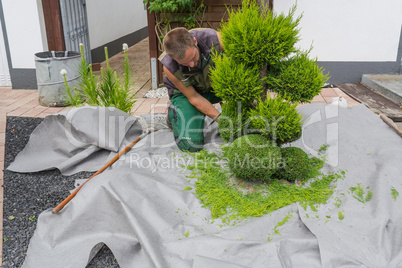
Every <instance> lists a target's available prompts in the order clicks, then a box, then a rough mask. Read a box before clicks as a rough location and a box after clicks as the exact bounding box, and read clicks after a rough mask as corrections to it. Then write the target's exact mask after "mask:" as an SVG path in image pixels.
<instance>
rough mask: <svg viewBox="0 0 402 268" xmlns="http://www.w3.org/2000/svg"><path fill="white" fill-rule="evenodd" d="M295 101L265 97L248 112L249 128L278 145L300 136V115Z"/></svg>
mask: <svg viewBox="0 0 402 268" xmlns="http://www.w3.org/2000/svg"><path fill="white" fill-rule="evenodd" d="M296 106H297V103H290V102H289V101H287V100H284V99H283V98H282V97H276V98H267V99H266V100H265V101H263V102H259V103H258V106H257V107H256V109H255V110H252V111H251V112H250V116H251V117H250V124H251V126H252V127H251V129H253V131H256V132H258V133H260V134H261V135H263V136H266V137H267V138H269V139H270V140H273V141H275V142H276V143H277V144H278V145H280V144H283V143H287V142H291V141H294V140H297V139H299V138H300V136H301V133H302V116H301V115H300V114H299V113H298V112H297V110H296Z"/></svg>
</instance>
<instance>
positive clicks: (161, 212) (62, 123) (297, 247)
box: [9, 104, 402, 268]
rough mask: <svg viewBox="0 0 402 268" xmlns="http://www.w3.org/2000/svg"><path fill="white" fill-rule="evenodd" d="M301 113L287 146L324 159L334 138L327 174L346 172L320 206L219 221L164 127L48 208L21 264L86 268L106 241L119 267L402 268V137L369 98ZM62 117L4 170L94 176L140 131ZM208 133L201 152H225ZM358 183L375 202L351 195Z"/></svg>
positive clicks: (96, 117)
mask: <svg viewBox="0 0 402 268" xmlns="http://www.w3.org/2000/svg"><path fill="white" fill-rule="evenodd" d="M299 111H300V113H301V114H303V117H304V120H305V121H304V125H303V136H302V137H301V138H300V139H299V140H298V141H296V142H294V143H292V144H291V145H293V146H297V147H300V148H302V149H303V150H305V151H306V152H307V153H309V154H311V155H312V156H318V155H319V148H320V147H321V146H322V145H323V144H328V145H329V147H328V149H327V151H326V154H327V156H326V159H327V162H326V163H327V164H326V165H325V166H324V168H323V169H322V171H323V172H324V173H330V172H337V171H341V170H343V171H345V178H344V179H340V180H338V181H337V182H336V189H335V191H334V194H333V196H332V197H331V198H330V199H329V201H328V202H327V203H326V204H322V205H318V206H317V209H316V210H317V211H314V210H312V209H311V208H310V207H307V209H305V208H303V207H302V206H300V204H298V203H296V204H292V205H289V206H287V207H283V208H281V209H279V210H276V211H274V212H272V213H270V214H267V215H265V216H262V217H258V218H253V219H250V220H244V221H243V222H241V223H237V224H236V225H225V224H222V222H221V221H220V220H219V219H215V220H212V219H211V213H210V210H209V209H208V208H205V207H203V206H202V204H200V201H199V200H198V199H197V198H196V196H195V194H194V192H195V185H194V183H195V180H194V179H190V178H188V177H187V176H186V175H189V174H190V171H188V170H187V169H186V164H187V162H186V161H187V158H186V154H185V153H182V152H180V151H178V149H177V147H176V145H175V143H174V140H173V135H172V133H171V132H170V131H169V130H168V129H163V130H159V131H156V132H154V133H151V134H149V135H148V136H146V138H145V139H144V140H142V141H141V142H139V143H138V144H137V145H136V146H134V148H132V149H131V150H130V151H129V152H128V153H127V154H126V155H125V156H124V157H122V158H121V159H120V160H119V161H118V162H116V163H115V164H114V165H113V166H112V167H111V168H109V169H108V170H106V171H105V172H103V173H102V174H100V175H98V176H97V177H95V178H94V179H92V180H91V181H90V182H88V183H87V184H86V185H85V186H84V187H83V188H82V189H81V191H80V192H79V193H78V194H77V196H76V197H75V198H74V199H73V200H72V201H71V202H70V203H69V204H68V205H67V206H66V207H65V208H64V209H63V210H61V211H60V213H59V214H57V215H53V214H52V213H51V209H52V208H49V209H48V210H46V211H44V212H43V213H42V214H41V215H40V216H39V219H38V224H37V228H36V230H35V233H34V236H33V237H32V239H31V241H30V245H29V248H28V252H27V256H26V259H25V262H24V265H23V267H85V266H86V264H87V263H88V262H89V261H90V260H91V258H92V257H93V256H94V255H95V254H96V252H97V251H98V250H99V249H100V247H101V246H102V245H103V244H106V245H107V246H108V247H109V248H110V249H111V251H112V252H113V254H114V255H115V257H116V259H117V261H118V263H119V265H120V266H121V267H209V268H211V267H400V266H401V265H402V250H401V249H402V209H401V199H402V197H396V196H395V198H396V199H394V198H393V197H392V195H391V189H395V190H396V191H398V192H402V176H401V169H402V165H401V163H402V139H401V137H399V136H398V135H397V134H396V133H395V132H394V131H393V130H392V129H391V128H390V127H389V126H387V125H386V124H385V123H384V122H383V121H382V120H381V119H380V118H379V116H378V115H376V114H374V113H373V112H372V111H370V110H369V109H368V108H367V107H365V106H364V105H360V106H356V107H353V108H351V109H343V108H338V107H337V106H333V105H324V104H310V105H304V106H301V107H300V108H299ZM67 113H68V112H65V113H64V114H59V115H52V116H48V117H47V118H46V119H45V120H44V121H43V123H41V125H39V126H38V128H37V129H36V130H35V131H34V132H33V134H32V136H31V138H30V141H29V142H28V145H27V146H26V148H25V149H24V150H23V151H22V152H21V153H20V154H19V155H18V156H17V158H16V160H15V162H14V163H12V164H11V165H10V167H9V169H10V170H12V171H15V172H31V171H38V169H39V168H41V169H51V168H59V169H60V170H61V171H62V172H64V174H73V173H74V172H78V171H82V170H88V171H93V170H96V169H98V168H99V167H100V166H102V165H103V164H104V163H106V161H107V160H108V159H110V158H111V157H113V156H114V155H115V154H116V153H117V152H118V151H119V150H121V149H122V148H124V147H125V146H127V144H128V143H129V142H131V141H132V140H134V139H135V138H136V137H137V136H138V135H140V134H141V133H142V127H141V125H140V124H139V123H138V120H135V119H130V118H131V117H130V116H129V115H126V114H124V113H122V112H120V111H118V110H113V109H107V108H105V109H104V110H102V109H94V108H93V109H92V110H91V109H89V108H81V109H80V110H77V111H76V110H75V109H73V110H72V111H70V113H71V114H70V115H68V114H67ZM74 113H75V114H76V115H79V117H77V118H75V115H74ZM69 116H70V117H69ZM102 116H104V117H103V118H101V117H102ZM91 122H92V123H91ZM94 122H98V123H96V124H94ZM99 122H100V123H99ZM111 122H112V123H111ZM119 122H120V123H119ZM91 124H93V125H91ZM110 124H111V125H110ZM206 128H208V129H206V132H207V133H208V135H207V141H208V144H207V145H206V146H205V147H206V149H207V150H210V151H216V150H220V147H219V144H220V143H222V141H221V140H220V138H219V136H218V135H217V131H216V124H214V125H212V126H211V127H209V126H206ZM70 132H73V134H71V133H70ZM70 159H73V160H74V161H73V160H70ZM28 160H29V161H28ZM31 163H34V164H31ZM357 185H360V186H361V187H363V189H364V190H365V191H366V192H368V191H372V192H373V197H372V199H371V200H369V201H367V202H366V203H362V202H359V201H358V200H357V199H356V198H354V197H353V193H352V192H351V190H350V188H351V187H356V186H357ZM186 187H187V188H186ZM188 187H191V188H192V189H191V190H190V191H186V190H185V189H189V188H188ZM339 204H340V205H339ZM286 215H291V217H290V218H289V220H288V222H286V223H285V224H283V225H281V226H279V227H276V226H277V224H278V223H279V222H281V221H282V220H283V219H284V218H285V216H286ZM340 215H344V218H343V219H342V217H340ZM275 227H276V229H277V230H278V231H279V232H278V233H275V232H274V228H275ZM268 238H271V239H272V240H270V239H268Z"/></svg>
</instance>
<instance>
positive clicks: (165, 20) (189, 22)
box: [143, 0, 205, 50]
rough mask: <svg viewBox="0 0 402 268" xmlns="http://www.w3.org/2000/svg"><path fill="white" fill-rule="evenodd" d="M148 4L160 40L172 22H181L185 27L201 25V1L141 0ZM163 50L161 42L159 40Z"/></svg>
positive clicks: (203, 8) (202, 6)
mask: <svg viewBox="0 0 402 268" xmlns="http://www.w3.org/2000/svg"><path fill="white" fill-rule="evenodd" d="M143 3H144V4H149V5H148V11H149V12H150V13H151V12H155V14H156V16H155V29H156V32H157V34H158V36H159V39H160V41H162V40H163V38H164V36H165V34H166V33H167V32H168V31H170V30H171V28H172V26H171V24H172V23H176V22H177V23H182V24H184V27H186V28H187V29H191V28H195V27H196V26H197V25H198V27H201V24H202V21H200V22H199V21H198V17H199V16H200V17H201V20H202V17H203V16H201V14H202V13H203V12H204V11H205V6H204V4H203V1H198V0H143ZM160 45H161V50H163V47H162V42H160Z"/></svg>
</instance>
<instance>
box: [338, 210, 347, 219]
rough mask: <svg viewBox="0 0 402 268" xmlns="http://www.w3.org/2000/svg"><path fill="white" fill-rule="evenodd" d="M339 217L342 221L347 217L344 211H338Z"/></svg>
mask: <svg viewBox="0 0 402 268" xmlns="http://www.w3.org/2000/svg"><path fill="white" fill-rule="evenodd" d="M338 218H339V220H340V221H341V220H343V219H344V218H345V215H344V214H343V213H342V211H338Z"/></svg>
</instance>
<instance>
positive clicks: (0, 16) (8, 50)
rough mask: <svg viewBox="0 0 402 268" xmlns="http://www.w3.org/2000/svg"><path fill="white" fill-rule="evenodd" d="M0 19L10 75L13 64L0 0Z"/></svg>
mask: <svg viewBox="0 0 402 268" xmlns="http://www.w3.org/2000/svg"><path fill="white" fill-rule="evenodd" d="M0 21H1V28H2V29H1V30H2V31H3V40H4V47H5V49H6V55H7V63H8V70H9V72H10V75H11V69H12V68H13V66H12V64H11V53H10V47H9V44H8V37H7V29H6V21H5V19H4V12H3V4H2V2H1V1H0Z"/></svg>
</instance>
